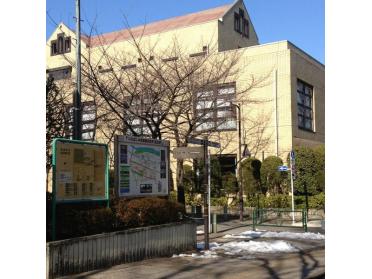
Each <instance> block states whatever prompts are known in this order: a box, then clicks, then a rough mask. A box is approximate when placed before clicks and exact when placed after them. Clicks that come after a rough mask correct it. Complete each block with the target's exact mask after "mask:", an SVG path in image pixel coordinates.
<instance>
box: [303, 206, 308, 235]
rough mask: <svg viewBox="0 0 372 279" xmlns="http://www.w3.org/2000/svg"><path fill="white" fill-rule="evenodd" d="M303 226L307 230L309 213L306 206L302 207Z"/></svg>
mask: <svg viewBox="0 0 372 279" xmlns="http://www.w3.org/2000/svg"><path fill="white" fill-rule="evenodd" d="M302 227H303V228H304V231H305V232H307V214H306V209H305V208H303V209H302Z"/></svg>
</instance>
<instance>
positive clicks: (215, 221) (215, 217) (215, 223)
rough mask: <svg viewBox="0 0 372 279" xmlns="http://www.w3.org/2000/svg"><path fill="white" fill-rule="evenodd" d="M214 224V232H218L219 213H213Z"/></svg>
mask: <svg viewBox="0 0 372 279" xmlns="http://www.w3.org/2000/svg"><path fill="white" fill-rule="evenodd" d="M212 219H213V224H212V232H213V233H216V232H217V214H216V213H213V218H212Z"/></svg>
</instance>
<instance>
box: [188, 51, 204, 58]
mask: <svg viewBox="0 0 372 279" xmlns="http://www.w3.org/2000/svg"><path fill="white" fill-rule="evenodd" d="M206 54H207V53H206V52H205V51H202V52H196V53H192V54H190V57H201V56H205V55H206Z"/></svg>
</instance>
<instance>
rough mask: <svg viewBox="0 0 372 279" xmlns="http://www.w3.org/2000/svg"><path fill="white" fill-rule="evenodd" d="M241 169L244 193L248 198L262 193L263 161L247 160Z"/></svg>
mask: <svg viewBox="0 0 372 279" xmlns="http://www.w3.org/2000/svg"><path fill="white" fill-rule="evenodd" d="M241 167H242V183H243V187H244V193H245V194H246V195H248V196H252V195H255V194H256V193H261V192H262V191H261V161H260V160H258V159H256V158H247V159H245V160H244V161H243V162H242V164H241Z"/></svg>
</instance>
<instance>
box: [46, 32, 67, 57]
mask: <svg viewBox="0 0 372 279" xmlns="http://www.w3.org/2000/svg"><path fill="white" fill-rule="evenodd" d="M50 48H51V52H50V54H51V55H57V54H63V53H66V52H71V37H65V35H64V34H63V33H61V34H58V35H57V40H56V41H51V46H50Z"/></svg>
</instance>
